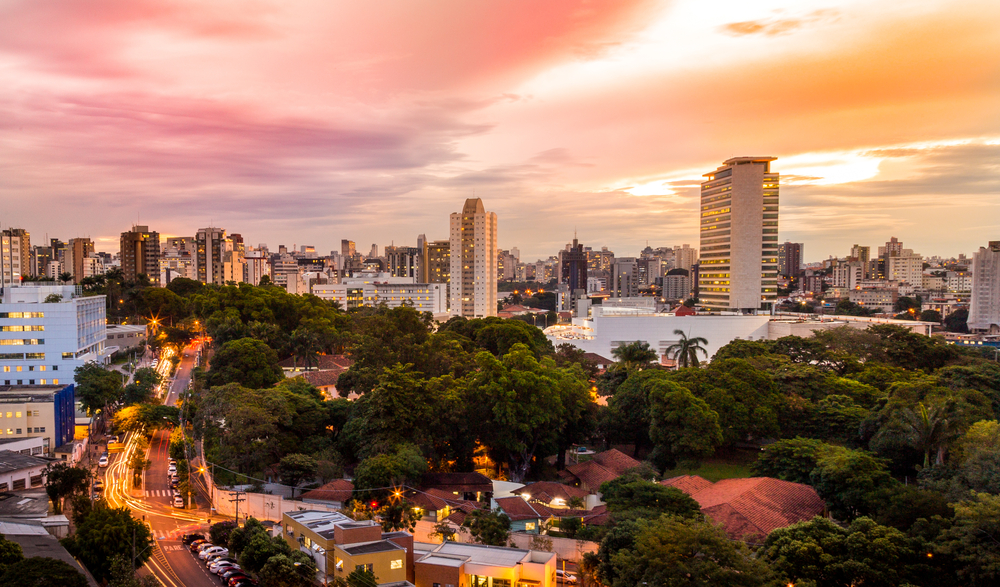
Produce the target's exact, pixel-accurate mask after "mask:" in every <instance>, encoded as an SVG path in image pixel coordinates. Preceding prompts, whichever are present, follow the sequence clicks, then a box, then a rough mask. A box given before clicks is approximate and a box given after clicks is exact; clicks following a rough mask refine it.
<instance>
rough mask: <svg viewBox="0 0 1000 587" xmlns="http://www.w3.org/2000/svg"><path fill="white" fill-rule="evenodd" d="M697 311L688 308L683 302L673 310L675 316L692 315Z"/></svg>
mask: <svg viewBox="0 0 1000 587" xmlns="http://www.w3.org/2000/svg"><path fill="white" fill-rule="evenodd" d="M697 313H698V310H695V309H694V308H689V307H687V306H685V305H684V304H681V305H680V306H677V308H676V309H675V310H674V315H675V316H694V315H695V314H697Z"/></svg>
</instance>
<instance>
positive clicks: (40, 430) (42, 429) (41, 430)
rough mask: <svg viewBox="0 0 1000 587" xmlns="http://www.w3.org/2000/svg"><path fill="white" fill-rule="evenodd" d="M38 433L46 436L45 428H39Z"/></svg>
mask: <svg viewBox="0 0 1000 587" xmlns="http://www.w3.org/2000/svg"><path fill="white" fill-rule="evenodd" d="M38 431H39V432H41V433H42V434H44V433H45V426H42V427H41V428H39V429H38Z"/></svg>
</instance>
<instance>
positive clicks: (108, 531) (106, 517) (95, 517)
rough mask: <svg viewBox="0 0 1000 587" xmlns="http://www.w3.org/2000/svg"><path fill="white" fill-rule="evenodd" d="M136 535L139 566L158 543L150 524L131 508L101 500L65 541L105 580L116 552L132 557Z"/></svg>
mask: <svg viewBox="0 0 1000 587" xmlns="http://www.w3.org/2000/svg"><path fill="white" fill-rule="evenodd" d="M133 537H134V540H135V542H134V546H135V552H136V558H135V565H136V568H138V567H140V566H142V565H143V564H145V563H146V561H147V560H149V558H150V557H151V556H152V554H153V552H152V549H153V547H154V546H155V543H154V541H153V537H152V535H151V534H150V531H149V528H148V527H147V526H146V525H145V524H143V523H141V522H140V521H139V520H136V519H135V518H133V517H132V513H131V512H130V511H129V509H128V508H110V507H107V506H106V505H103V504H98V505H96V506H95V507H94V509H93V510H92V511H91V512H90V513H88V514H87V515H86V517H84V518H83V520H82V523H80V524H79V525H78V526H77V528H76V533H75V534H74V535H73V536H71V537H69V538H63V539H62V544H63V546H65V547H66V550H68V551H69V552H70V553H71V554H73V556H75V557H77V558H79V559H80V561H81V562H83V564H84V565H85V566H86V567H87V569H88V570H89V571H90V573H91V574H92V575H93V576H94V578H95V579H97V580H98V581H102V580H105V579H107V578H109V577H110V576H111V561H112V559H114V557H115V556H116V555H121V556H128V557H129V558H130V559H131V556H132V550H133Z"/></svg>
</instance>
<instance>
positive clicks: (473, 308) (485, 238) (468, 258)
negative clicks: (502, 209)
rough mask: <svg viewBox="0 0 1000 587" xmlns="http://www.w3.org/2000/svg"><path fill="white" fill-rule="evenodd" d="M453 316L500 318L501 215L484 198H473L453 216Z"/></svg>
mask: <svg viewBox="0 0 1000 587" xmlns="http://www.w3.org/2000/svg"><path fill="white" fill-rule="evenodd" d="M450 241H451V243H450V244H451V248H450V250H451V282H450V285H451V288H450V290H451V291H450V295H451V304H450V307H451V312H452V314H454V315H455V316H465V317H467V318H485V317H486V316H496V315H497V215H496V214H494V213H493V212H487V211H486V209H485V208H484V207H483V201H482V200H481V199H480V198H469V199H468V200H466V201H465V206H463V208H462V211H461V212H457V213H453V214H452V215H451V233H450Z"/></svg>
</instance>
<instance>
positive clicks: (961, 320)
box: [944, 308, 969, 334]
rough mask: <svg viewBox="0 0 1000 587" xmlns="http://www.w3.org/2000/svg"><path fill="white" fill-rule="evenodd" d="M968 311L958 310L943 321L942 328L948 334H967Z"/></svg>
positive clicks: (964, 309)
mask: <svg viewBox="0 0 1000 587" xmlns="http://www.w3.org/2000/svg"><path fill="white" fill-rule="evenodd" d="M968 322H969V310H968V309H967V308H960V309H958V310H955V311H954V312H952V313H951V314H948V316H947V317H945V319H944V328H945V330H947V331H949V332H958V333H963V334H964V333H966V332H969V325H968Z"/></svg>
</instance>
